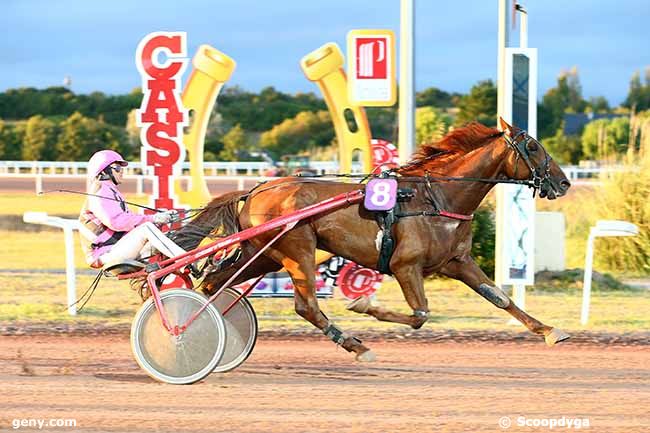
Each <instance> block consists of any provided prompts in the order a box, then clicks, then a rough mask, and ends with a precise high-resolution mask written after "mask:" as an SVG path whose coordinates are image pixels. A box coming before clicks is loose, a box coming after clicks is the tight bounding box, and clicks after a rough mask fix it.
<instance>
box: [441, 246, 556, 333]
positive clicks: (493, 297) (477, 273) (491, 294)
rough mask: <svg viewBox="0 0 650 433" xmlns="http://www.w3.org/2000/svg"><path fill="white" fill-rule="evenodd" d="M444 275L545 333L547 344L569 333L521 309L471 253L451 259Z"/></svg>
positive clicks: (443, 271)
mask: <svg viewBox="0 0 650 433" xmlns="http://www.w3.org/2000/svg"><path fill="white" fill-rule="evenodd" d="M440 273H441V274H442V275H445V276H448V277H450V278H454V279H456V280H460V281H462V282H463V283H465V284H467V285H468V286H469V287H471V288H472V289H473V290H474V291H475V292H476V293H478V294H479V295H481V296H482V297H484V298H485V299H487V300H488V301H490V302H491V303H492V304H494V305H495V306H496V307H498V308H501V309H503V310H506V311H507V312H508V313H510V314H511V315H512V316H513V317H514V318H515V319H517V320H519V321H520V322H521V323H522V324H523V325H524V326H526V328H528V329H529V330H530V331H531V332H533V333H535V334H538V335H543V336H544V339H545V340H546V344H548V345H549V346H553V345H554V344H555V343H559V342H560V341H564V340H566V339H568V338H569V335H568V334H567V333H565V332H563V331H562V330H560V329H558V328H553V327H550V326H547V325H544V324H543V323H542V322H540V321H539V320H537V319H535V318H534V317H532V316H530V315H529V314H528V313H526V312H525V311H523V310H522V309H520V308H519V307H517V306H516V305H515V303H514V302H513V301H512V300H511V299H510V298H509V297H508V295H506V294H505V293H504V292H503V290H501V289H500V288H499V287H497V286H496V284H494V282H493V281H491V280H490V279H489V278H488V277H487V275H485V273H484V272H483V271H482V270H481V268H480V267H479V266H478V265H477V264H476V262H475V261H474V259H472V257H470V256H469V255H465V256H462V257H460V258H457V259H453V260H451V261H450V262H449V263H447V264H446V265H445V266H444V267H443V268H442V269H441V270H440Z"/></svg>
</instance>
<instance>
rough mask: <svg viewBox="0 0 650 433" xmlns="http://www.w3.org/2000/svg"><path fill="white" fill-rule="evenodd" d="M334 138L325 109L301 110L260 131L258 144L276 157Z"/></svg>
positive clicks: (321, 144)
mask: <svg viewBox="0 0 650 433" xmlns="http://www.w3.org/2000/svg"><path fill="white" fill-rule="evenodd" d="M333 140H334V126H333V125H332V121H331V119H330V115H329V113H328V112H327V111H319V112H317V113H312V112H311V111H303V112H301V113H298V114H297V115H296V117H294V118H292V119H286V120H285V121H284V122H282V123H280V124H279V125H276V126H274V127H273V128H271V129H270V130H269V131H266V132H264V133H262V135H261V137H260V145H261V147H262V148H264V149H266V150H267V151H269V152H270V153H271V154H273V156H275V157H276V158H279V157H281V156H282V155H289V154H295V153H299V152H301V151H305V150H308V149H310V148H313V147H324V146H329V145H330V144H332V141H333Z"/></svg>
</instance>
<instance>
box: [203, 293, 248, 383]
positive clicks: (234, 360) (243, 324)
mask: <svg viewBox="0 0 650 433" xmlns="http://www.w3.org/2000/svg"><path fill="white" fill-rule="evenodd" d="M239 295H240V293H239V292H238V291H237V290H235V289H231V288H227V289H225V290H224V291H223V292H221V293H220V294H219V296H217V299H215V300H214V301H213V302H212V305H214V306H215V307H216V308H217V310H219V312H220V313H221V314H222V315H223V320H224V321H225V322H226V333H227V334H228V339H227V341H226V352H225V354H224V355H223V358H221V361H219V364H217V367H216V368H215V369H214V371H215V372H217V373H223V372H226V371H230V370H233V369H235V368H237V367H239V366H240V365H241V364H242V363H243V362H244V361H246V358H248V356H249V355H250V354H251V352H252V351H253V348H254V347H255V342H256V341H257V317H256V316H255V310H253V306H252V305H251V303H250V302H249V301H248V299H246V298H245V297H244V298H241V299H240V300H239V301H237V303H236V304H235V305H234V306H233V307H232V308H231V309H230V310H229V311H228V312H227V313H225V314H223V312H224V311H225V309H226V308H228V306H230V304H232V302H233V301H234V300H235V299H237V298H238V297H239Z"/></svg>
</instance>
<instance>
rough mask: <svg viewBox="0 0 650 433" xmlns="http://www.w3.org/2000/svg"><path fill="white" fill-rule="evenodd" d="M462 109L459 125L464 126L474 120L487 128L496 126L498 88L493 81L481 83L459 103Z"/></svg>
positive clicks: (457, 119) (459, 115) (457, 120)
mask: <svg viewBox="0 0 650 433" xmlns="http://www.w3.org/2000/svg"><path fill="white" fill-rule="evenodd" d="M458 108H459V109H460V111H459V113H458V117H456V124H457V125H464V124H466V123H468V122H472V121H474V120H476V121H478V122H481V123H482V124H484V125H486V126H492V127H494V126H496V122H497V119H496V117H497V88H496V86H495V85H494V83H493V82H492V80H484V81H479V82H478V83H477V84H475V85H474V86H473V87H472V89H471V90H470V91H469V94H468V95H464V96H463V97H461V98H460V101H459V102H458Z"/></svg>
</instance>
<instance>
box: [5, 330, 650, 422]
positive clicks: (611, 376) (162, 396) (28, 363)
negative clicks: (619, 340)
mask: <svg viewBox="0 0 650 433" xmlns="http://www.w3.org/2000/svg"><path fill="white" fill-rule="evenodd" d="M367 343H369V345H370V347H372V349H373V350H374V351H375V352H376V354H377V356H378V361H376V362H374V363H371V364H359V363H357V362H355V361H354V359H353V356H351V355H350V354H348V353H347V352H345V351H344V350H343V349H340V348H339V349H337V348H336V347H335V346H334V345H333V344H332V343H330V342H327V341H325V340H324V337H322V336H321V337H315V338H308V339H307V338H296V339H286V338H285V339H269V338H265V337H264V336H262V337H261V338H260V340H259V341H258V344H257V347H256V348H255V351H254V352H253V354H252V355H251V357H250V358H249V360H248V361H247V362H246V363H245V364H244V365H242V366H241V367H239V369H237V370H235V371H233V372H230V373H224V374H212V375H210V376H209V377H208V378H207V379H206V380H204V381H203V382H200V383H197V384H194V385H188V386H173V385H166V384H160V383H157V382H155V381H153V380H152V379H150V378H149V377H148V376H147V375H146V374H145V373H144V372H143V371H142V370H140V369H139V367H138V366H137V364H136V363H135V361H134V360H133V358H132V356H131V351H130V346H129V340H128V336H126V335H124V334H120V335H86V336H83V335H82V336H66V335H53V334H51V335H31V336H30V335H25V336H3V337H0V360H1V361H2V366H3V368H2V370H1V371H0V380H1V381H2V386H1V387H0V431H16V430H14V429H13V428H12V421H13V420H14V419H29V418H31V419H51V418H64V419H70V418H73V419H75V420H76V422H77V426H76V427H62V428H59V429H52V428H50V429H43V430H41V431H75V432H80V431H89V432H104V431H105V432H124V431H135V432H151V431H169V432H247V433H248V432H460V431H472V432H495V431H505V430H502V429H501V428H500V427H499V424H498V423H499V419H500V418H501V417H503V416H508V417H510V420H511V422H512V426H511V427H510V428H509V429H508V430H507V431H551V430H549V429H548V427H525V426H524V427H519V426H518V425H517V423H518V417H520V416H524V417H527V418H528V419H529V420H530V419H533V418H538V419H542V418H556V419H559V418H561V417H563V416H564V417H565V418H580V419H584V418H588V419H589V428H588V429H587V430H588V431H598V432H601V431H602V432H605V431H606V432H619V431H620V432H623V431H624V432H639V433H640V432H647V431H649V430H650V411H649V410H648V409H649V408H650V348H649V347H648V346H614V345H593V344H575V343H573V344H572V343H570V342H569V343H566V344H565V345H563V346H558V347H556V348H547V347H546V346H544V344H543V343H542V342H540V343H530V342H523V343H504V342H496V343H486V342H476V343H475V342H467V343H455V342H449V341H447V342H427V341H422V340H418V341H408V340H403V341H381V340H374V341H372V340H369V341H367ZM24 430H28V431H29V430H30V429H27V428H21V429H20V430H19V431H24ZM582 430H585V426H584V424H583V427H582ZM31 431H37V429H31ZM552 431H574V429H572V430H567V429H566V428H559V427H556V428H555V429H553V430H552Z"/></svg>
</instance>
